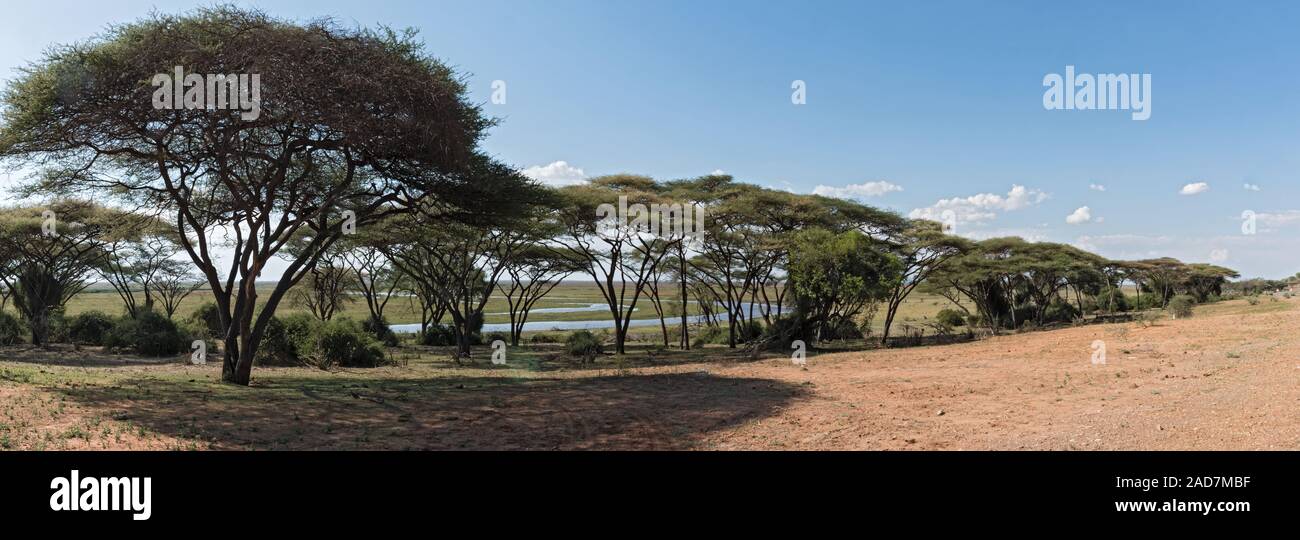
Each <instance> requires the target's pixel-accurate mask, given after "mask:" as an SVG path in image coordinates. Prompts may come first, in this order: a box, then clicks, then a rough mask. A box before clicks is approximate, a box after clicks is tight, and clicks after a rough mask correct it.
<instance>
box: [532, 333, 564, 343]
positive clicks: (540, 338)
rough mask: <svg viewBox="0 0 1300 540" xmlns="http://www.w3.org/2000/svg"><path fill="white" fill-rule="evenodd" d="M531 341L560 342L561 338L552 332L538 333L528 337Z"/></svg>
mask: <svg viewBox="0 0 1300 540" xmlns="http://www.w3.org/2000/svg"><path fill="white" fill-rule="evenodd" d="M528 342H529V343H559V342H560V340H559V339H558V338H556V337H555V336H553V335H551V334H542V333H537V334H533V335H532V337H529V338H528Z"/></svg>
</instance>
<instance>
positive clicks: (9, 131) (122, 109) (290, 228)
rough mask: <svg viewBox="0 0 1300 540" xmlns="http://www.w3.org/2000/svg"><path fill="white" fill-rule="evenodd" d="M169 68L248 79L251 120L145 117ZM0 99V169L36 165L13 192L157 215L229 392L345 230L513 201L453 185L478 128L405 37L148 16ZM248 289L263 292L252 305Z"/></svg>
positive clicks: (221, 113) (256, 17)
mask: <svg viewBox="0 0 1300 540" xmlns="http://www.w3.org/2000/svg"><path fill="white" fill-rule="evenodd" d="M176 66H182V68H180V69H183V72H184V73H187V74H191V75H197V74H205V73H206V74H258V75H259V76H260V96H259V98H258V102H257V103H258V105H259V109H260V113H259V114H258V115H255V117H254V118H247V116H248V115H247V114H243V112H244V111H240V110H238V109H222V108H220V107H203V106H201V105H202V103H201V100H198V101H199V103H198V105H200V106H198V107H191V108H180V109H167V108H157V107H155V104H154V103H155V101H154V93H155V90H156V88H155V87H154V85H151V84H150V82H151V81H153V80H155V75H158V74H167V73H172V72H173V71H174V70H175V69H177V68H176ZM200 78H201V77H200ZM208 97H213V96H211V95H209V96H208ZM242 97H245V98H247V97H250V96H248V95H245V96H242ZM3 101H4V110H3V114H2V115H0V118H3V126H0V158H4V159H5V160H7V161H9V162H11V163H14V164H16V165H20V166H28V167H33V168H39V169H43V171H42V174H41V175H40V176H38V177H36V178H35V179H34V180H33V181H31V182H29V183H28V186H27V187H28V189H27V190H26V193H51V192H53V193H86V194H91V195H94V196H96V197H100V196H103V197H113V198H117V199H119V200H123V201H125V202H128V203H131V204H134V205H135V206H136V207H139V208H157V209H159V211H161V212H164V213H166V214H170V216H171V218H172V219H170V220H169V221H172V222H173V224H174V226H175V229H176V230H175V233H176V237H177V240H178V242H180V243H181V244H182V247H183V248H184V250H185V252H186V253H187V254H188V255H189V257H190V258H191V260H192V261H193V263H194V265H195V267H196V268H197V270H198V271H199V272H201V273H202V274H203V276H204V279H205V280H206V282H207V284H208V288H209V289H210V290H211V292H212V295H213V298H214V300H215V302H216V304H217V306H218V314H219V320H220V326H221V329H222V332H223V334H224V337H223V340H222V341H223V354H224V358H223V362H222V379H223V380H224V381H228V382H233V383H236V384H243V385H247V384H248V382H249V379H250V374H251V371H252V366H253V358H254V355H255V354H256V352H257V347H258V345H259V343H260V341H261V339H262V335H263V334H264V332H265V329H266V326H267V324H268V322H269V321H270V319H271V317H272V316H273V315H274V314H275V311H276V308H277V307H278V306H279V303H280V302H281V300H282V299H283V298H284V296H285V294H286V293H288V291H289V290H290V289H291V288H292V287H293V286H294V285H295V284H297V283H298V282H299V281H300V280H302V279H303V277H304V276H306V275H307V274H308V273H310V271H311V269H312V268H314V267H315V265H316V262H317V260H318V259H319V257H320V254H321V253H323V252H324V251H325V250H326V249H328V248H329V247H330V246H331V245H332V244H333V243H334V242H336V241H337V239H338V238H339V236H340V235H341V234H342V232H343V230H344V229H345V228H348V227H358V228H360V227H365V226H367V225H369V224H373V223H377V222H378V221H379V220H381V219H383V218H384V217H386V216H388V215H391V214H394V213H401V212H406V211H408V210H409V207H410V205H411V204H413V203H415V202H418V201H422V200H425V199H436V200H438V201H440V202H441V203H442V204H445V205H449V206H457V207H460V208H464V209H467V210H468V211H470V213H473V211H475V210H483V211H484V212H485V213H491V207H492V206H493V204H495V203H496V202H497V200H496V198H495V197H493V195H499V194H501V193H510V191H511V188H512V187H513V185H511V184H506V185H502V184H496V185H484V184H481V183H477V182H471V181H469V175H468V174H467V172H468V170H469V169H470V168H471V166H472V165H474V164H475V163H481V162H483V161H488V160H487V158H482V157H478V156H476V152H475V149H476V147H477V143H478V141H479V140H480V138H481V137H482V135H483V134H484V132H485V129H486V128H487V127H489V125H490V124H491V122H490V121H489V120H487V119H485V118H484V117H483V116H482V114H481V112H480V109H479V107H477V106H475V105H473V104H471V103H470V102H469V101H468V98H467V93H466V89H465V86H464V84H463V82H462V80H461V79H460V77H459V76H458V75H457V74H456V73H455V72H454V71H453V70H452V69H451V68H449V67H447V66H446V65H445V64H443V63H441V62H440V61H438V60H436V59H434V58H433V57H432V56H430V55H428V54H427V53H425V52H424V51H423V50H422V46H421V45H420V44H419V43H418V42H417V41H416V40H415V37H414V35H413V33H412V32H407V33H404V34H398V33H394V32H391V31H383V32H373V31H369V30H365V29H348V28H343V27H341V26H339V25H337V24H334V23H333V22H331V21H327V20H322V21H312V22H308V23H301V24H300V23H295V22H292V21H285V20H280V19H274V18H271V17H269V16H267V15H265V14H263V13H261V12H258V11H250V10H242V9H238V8H234V7H217V8H212V9H202V10H199V11H196V12H193V13H189V14H185V15H180V16H169V15H152V16H150V17H148V18H146V19H143V20H140V21H138V22H135V23H130V24H125V25H120V26H114V27H112V28H110V29H109V30H108V31H107V32H106V33H105V34H104V35H102V36H100V37H97V38H94V39H92V40H89V41H86V42H82V43H78V44H74V45H68V46H61V47H56V48H54V49H51V51H50V52H49V53H47V54H46V55H45V57H44V58H43V59H42V60H41V61H39V62H37V63H36V64H34V65H32V66H29V67H28V68H26V69H25V70H24V72H23V73H22V74H21V75H20V76H19V77H17V78H15V79H13V80H12V81H11V82H10V84H9V86H8V88H7V89H6V91H5V93H4V100H3ZM303 229H307V230H310V231H311V232H312V233H313V234H312V240H311V242H310V243H309V245H307V246H306V247H305V248H304V249H303V250H302V251H301V253H299V254H298V255H297V256H295V257H294V258H293V260H291V261H290V263H289V265H288V267H287V268H286V269H285V271H284V272H283V273H282V274H281V275H280V276H279V277H278V278H275V277H274V276H263V275H262V273H263V270H264V268H265V267H266V265H267V263H268V262H270V260H271V258H272V257H275V256H277V255H278V254H279V252H280V251H281V249H282V248H283V247H284V245H285V244H286V243H287V242H288V241H289V239H290V238H292V237H293V236H294V235H295V234H297V233H298V232H299V231H300V230H303ZM218 247H220V248H224V249H226V250H228V253H229V256H227V257H218V256H217V253H215V250H216V249H217V248H218ZM222 259H224V260H222ZM259 278H271V279H273V280H274V281H275V286H274V287H273V289H272V290H271V292H270V293H269V295H267V296H266V298H264V299H259V298H258V290H257V280H258V279H259Z"/></svg>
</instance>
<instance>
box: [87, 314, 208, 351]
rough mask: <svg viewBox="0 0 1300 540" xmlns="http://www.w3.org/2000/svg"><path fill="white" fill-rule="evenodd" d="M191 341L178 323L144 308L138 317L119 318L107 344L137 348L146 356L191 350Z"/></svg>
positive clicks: (105, 342) (110, 346)
mask: <svg viewBox="0 0 1300 540" xmlns="http://www.w3.org/2000/svg"><path fill="white" fill-rule="evenodd" d="M191 341H192V340H191V339H190V336H187V335H185V334H184V333H182V332H181V330H180V328H179V327H177V326H176V323H175V322H172V320H171V319H168V318H167V317H166V316H164V315H161V314H158V313H155V312H153V311H142V312H140V314H139V316H137V317H136V318H134V319H132V318H131V317H120V318H118V319H117V321H116V322H115V324H114V325H113V328H112V330H110V331H109V332H108V334H106V335H105V336H104V346H105V347H107V348H108V349H110V350H117V351H134V352H135V353H137V354H140V355H143V356H170V355H174V354H177V353H180V352H182V351H188V350H189V348H190V342H191Z"/></svg>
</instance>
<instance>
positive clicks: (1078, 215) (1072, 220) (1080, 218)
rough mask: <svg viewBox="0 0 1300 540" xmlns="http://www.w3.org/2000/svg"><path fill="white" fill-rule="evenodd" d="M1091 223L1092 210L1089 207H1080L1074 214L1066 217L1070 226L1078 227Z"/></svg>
mask: <svg viewBox="0 0 1300 540" xmlns="http://www.w3.org/2000/svg"><path fill="white" fill-rule="evenodd" d="M1089 221H1092V210H1091V209H1089V208H1088V207H1087V206H1080V207H1079V208H1078V209H1076V210H1075V211H1074V212H1071V213H1070V215H1068V216H1065V222H1066V223H1069V224H1070V225H1078V224H1080V223H1087V222H1089Z"/></svg>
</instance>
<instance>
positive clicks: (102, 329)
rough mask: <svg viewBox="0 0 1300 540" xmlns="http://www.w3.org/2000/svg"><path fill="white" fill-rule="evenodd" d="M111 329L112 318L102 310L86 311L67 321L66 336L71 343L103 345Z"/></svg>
mask: <svg viewBox="0 0 1300 540" xmlns="http://www.w3.org/2000/svg"><path fill="white" fill-rule="evenodd" d="M112 329H113V318H112V317H110V316H109V315H108V314H107V313H104V312H102V311H87V312H85V313H82V314H80V315H77V316H76V317H73V318H72V319H71V320H70V321H68V338H69V339H71V340H72V342H73V343H81V344H85V345H103V344H104V337H105V336H107V335H108V333H109V331H111V330H112Z"/></svg>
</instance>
